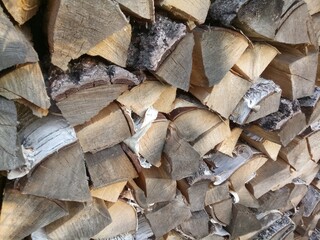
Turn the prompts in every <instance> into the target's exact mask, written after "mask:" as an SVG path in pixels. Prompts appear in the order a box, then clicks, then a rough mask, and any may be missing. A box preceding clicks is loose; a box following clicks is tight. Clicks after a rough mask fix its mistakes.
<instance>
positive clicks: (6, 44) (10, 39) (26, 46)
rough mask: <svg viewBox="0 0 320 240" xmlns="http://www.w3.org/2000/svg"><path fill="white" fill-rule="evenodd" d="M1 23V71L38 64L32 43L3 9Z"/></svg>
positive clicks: (0, 15)
mask: <svg viewBox="0 0 320 240" xmlns="http://www.w3.org/2000/svg"><path fill="white" fill-rule="evenodd" d="M4 2H8V3H9V2H10V1H4ZM10 4H11V2H10ZM0 22H1V24H0V28H1V34H0V49H1V57H0V71H1V70H3V69H6V68H9V67H12V66H14V65H17V64H22V63H27V62H37V61H38V60H39V59H38V54H37V53H36V51H35V50H34V49H33V47H32V45H31V43H30V42H29V41H28V40H27V38H26V37H25V36H24V35H23V33H22V32H21V30H20V29H19V28H16V27H14V26H13V24H12V23H11V21H10V20H9V18H8V17H7V16H6V14H5V13H4V12H3V9H2V8H0Z"/></svg>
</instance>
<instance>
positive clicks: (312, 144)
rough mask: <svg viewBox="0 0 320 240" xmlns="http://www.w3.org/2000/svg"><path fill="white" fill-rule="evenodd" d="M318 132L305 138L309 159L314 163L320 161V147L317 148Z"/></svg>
mask: <svg viewBox="0 0 320 240" xmlns="http://www.w3.org/2000/svg"><path fill="white" fill-rule="evenodd" d="M319 137H320V131H315V132H314V133H313V134H311V135H310V136H308V137H307V143H308V149H309V151H310V155H311V159H312V160H313V161H315V162H316V163H317V162H318V161H319V160H320V146H319Z"/></svg>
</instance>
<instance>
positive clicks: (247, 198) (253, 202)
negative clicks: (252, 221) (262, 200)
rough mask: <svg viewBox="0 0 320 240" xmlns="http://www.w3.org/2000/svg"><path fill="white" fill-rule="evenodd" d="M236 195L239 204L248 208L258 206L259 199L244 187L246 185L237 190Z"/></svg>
mask: <svg viewBox="0 0 320 240" xmlns="http://www.w3.org/2000/svg"><path fill="white" fill-rule="evenodd" d="M236 193H237V195H238V197H239V202H238V203H239V204H241V205H243V206H245V207H249V208H259V207H260V205H259V201H258V200H257V198H255V196H253V194H252V193H251V192H250V191H249V190H248V189H247V188H246V186H243V187H241V188H240V189H238V190H237V192H236Z"/></svg>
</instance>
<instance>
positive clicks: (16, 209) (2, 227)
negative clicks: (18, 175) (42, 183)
mask: <svg viewBox="0 0 320 240" xmlns="http://www.w3.org/2000/svg"><path fill="white" fill-rule="evenodd" d="M67 214H68V211H67V210H66V209H65V208H64V207H63V204H62V202H58V201H51V200H49V199H47V198H42V197H37V196H32V195H24V194H22V193H21V192H19V191H18V190H15V189H12V188H11V187H9V186H8V187H7V189H6V190H5V193H4V198H3V202H2V207H1V217H0V238H1V239H23V238H25V237H27V236H28V235H30V234H31V233H33V232H34V231H36V230H38V229H39V228H42V227H44V226H46V225H48V224H49V223H51V222H53V221H55V220H57V219H59V218H61V217H63V216H65V215H67Z"/></svg>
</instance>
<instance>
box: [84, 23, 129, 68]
mask: <svg viewBox="0 0 320 240" xmlns="http://www.w3.org/2000/svg"><path fill="white" fill-rule="evenodd" d="M131 31H132V27H131V25H130V24H127V25H126V26H124V27H123V28H122V29H119V30H118V31H116V32H114V33H113V34H111V35H110V36H108V37H107V38H106V39H104V40H102V41H101V42H99V43H98V44H97V45H95V46H94V47H92V48H91V49H90V50H89V51H88V53H87V54H89V55H91V56H100V57H103V58H104V59H106V60H108V61H110V62H112V63H114V64H117V65H119V66H121V67H125V66H126V63H127V58H128V49H129V45H130V41H131Z"/></svg>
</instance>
